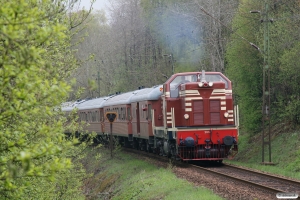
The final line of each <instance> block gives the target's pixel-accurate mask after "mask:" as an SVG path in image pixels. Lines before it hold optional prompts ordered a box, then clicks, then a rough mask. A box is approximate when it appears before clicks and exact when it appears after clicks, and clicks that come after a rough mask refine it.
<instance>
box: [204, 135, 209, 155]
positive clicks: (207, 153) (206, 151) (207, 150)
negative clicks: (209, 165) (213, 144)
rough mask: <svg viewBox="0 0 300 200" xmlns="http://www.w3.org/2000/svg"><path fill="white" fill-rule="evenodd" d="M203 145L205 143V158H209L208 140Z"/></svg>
mask: <svg viewBox="0 0 300 200" xmlns="http://www.w3.org/2000/svg"><path fill="white" fill-rule="evenodd" d="M205 143H206V145H205V156H206V157H210V145H209V143H210V140H209V139H206V140H205Z"/></svg>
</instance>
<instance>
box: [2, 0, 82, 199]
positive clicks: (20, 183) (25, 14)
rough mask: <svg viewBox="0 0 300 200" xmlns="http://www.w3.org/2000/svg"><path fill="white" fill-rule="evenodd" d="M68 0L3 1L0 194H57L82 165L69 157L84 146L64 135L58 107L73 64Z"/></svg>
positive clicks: (14, 196) (24, 196)
mask: <svg viewBox="0 0 300 200" xmlns="http://www.w3.org/2000/svg"><path fill="white" fill-rule="evenodd" d="M66 2H71V1H52V0H45V1H14V0H13V1H1V9H0V16H1V17H0V35H1V37H0V38H1V40H0V55H1V56H0V90H1V93H2V94H1V96H0V107H1V109H0V127H1V130H0V195H1V196H2V197H4V198H7V199H37V198H39V197H40V196H41V195H42V196H44V197H45V198H50V199H54V198H58V197H59V195H61V192H62V190H61V187H60V185H61V186H62V185H63V182H57V181H58V180H59V181H61V180H66V178H67V177H71V176H70V175H71V174H70V173H71V171H70V170H73V172H75V171H76V170H78V169H79V168H80V166H79V165H75V164H72V162H71V158H72V156H73V155H74V154H76V153H78V151H80V150H81V149H82V148H84V146H83V145H79V146H74V145H73V144H74V142H77V141H76V140H73V139H72V138H66V137H65V135H64V127H63V124H64V122H65V119H64V118H62V116H61V114H60V112H59V107H60V104H61V102H63V101H65V99H66V97H67V95H68V92H69V91H70V87H69V86H68V85H67V84H66V82H65V81H64V78H65V77H67V76H68V74H69V73H70V71H71V70H72V69H74V68H76V60H75V59H74V57H73V55H72V50H71V48H70V34H69V27H70V26H69V24H68V20H67V18H66V17H65V11H66V7H65V6H66V5H67V4H66ZM72 2H73V3H75V1H72ZM82 175H83V176H84V173H82ZM77 178H79V177H77ZM81 178H82V176H81ZM49 180H52V181H54V182H52V183H49ZM77 180H80V179H77ZM73 183H74V184H73V186H74V188H79V187H80V183H79V182H78V181H77V182H75V181H74V180H73ZM51 186H52V187H51ZM43 188H44V189H45V188H47V189H48V190H43ZM66 188H68V187H65V189H66ZM69 189H70V188H69ZM74 195H76V196H77V197H78V198H79V197H82V194H79V193H78V192H77V193H76V194H75V193H74Z"/></svg>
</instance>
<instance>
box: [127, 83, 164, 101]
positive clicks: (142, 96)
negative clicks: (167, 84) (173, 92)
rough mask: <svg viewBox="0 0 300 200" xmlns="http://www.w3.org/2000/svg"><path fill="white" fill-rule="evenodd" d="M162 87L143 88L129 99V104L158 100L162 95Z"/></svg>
mask: <svg viewBox="0 0 300 200" xmlns="http://www.w3.org/2000/svg"><path fill="white" fill-rule="evenodd" d="M162 87H163V86H162V85H157V86H154V87H152V88H145V89H143V90H141V91H140V92H139V93H137V94H136V95H134V96H133V97H132V98H131V102H138V101H147V100H158V99H159V98H160V96H161V95H162V92H161V91H160V88H162Z"/></svg>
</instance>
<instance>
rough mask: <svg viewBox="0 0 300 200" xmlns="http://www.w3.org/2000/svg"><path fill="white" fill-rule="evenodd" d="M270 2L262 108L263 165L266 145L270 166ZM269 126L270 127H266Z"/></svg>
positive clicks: (265, 38)
mask: <svg viewBox="0 0 300 200" xmlns="http://www.w3.org/2000/svg"><path fill="white" fill-rule="evenodd" d="M268 9H269V5H268V1H267V0H265V11H264V13H263V23H264V66H263V107H262V114H263V116H262V125H263V130H262V163H263V164H266V163H265V158H264V156H265V155H264V154H265V145H269V164H271V162H272V160H271V123H270V122H271V117H270V115H271V113H270V102H271V97H270V79H271V78H270V67H269V64H270V56H269V54H270V53H269V52H270V44H269V22H270V20H269V17H268ZM267 124H268V127H267V126H266V125H267ZM266 128H267V130H268V133H267V134H268V136H267V138H266V139H267V141H265V130H266Z"/></svg>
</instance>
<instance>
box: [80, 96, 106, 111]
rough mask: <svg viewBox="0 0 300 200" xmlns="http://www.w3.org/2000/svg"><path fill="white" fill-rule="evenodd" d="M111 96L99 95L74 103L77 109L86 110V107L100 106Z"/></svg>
mask: <svg viewBox="0 0 300 200" xmlns="http://www.w3.org/2000/svg"><path fill="white" fill-rule="evenodd" d="M110 98H111V97H100V98H96V99H90V100H87V101H85V102H83V103H80V104H78V105H76V107H77V108H78V110H87V109H96V108H102V107H103V104H104V103H105V102H106V101H107V100H108V99H110Z"/></svg>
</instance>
